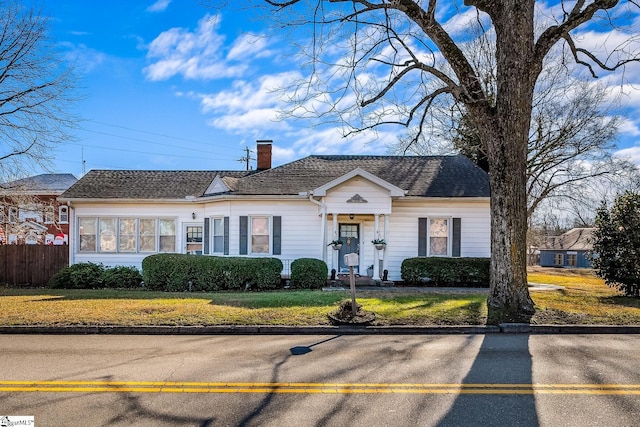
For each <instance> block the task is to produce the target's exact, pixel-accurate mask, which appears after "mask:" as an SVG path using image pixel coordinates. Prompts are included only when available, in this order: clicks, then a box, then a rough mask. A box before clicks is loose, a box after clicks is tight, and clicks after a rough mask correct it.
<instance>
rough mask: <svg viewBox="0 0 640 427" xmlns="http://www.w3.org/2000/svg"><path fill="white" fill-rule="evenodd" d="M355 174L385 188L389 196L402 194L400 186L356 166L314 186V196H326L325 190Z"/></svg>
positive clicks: (400, 195) (353, 176)
mask: <svg viewBox="0 0 640 427" xmlns="http://www.w3.org/2000/svg"><path fill="white" fill-rule="evenodd" d="M356 176H361V177H363V178H365V179H367V180H369V181H371V182H373V183H375V184H378V185H379V186H380V187H382V188H384V189H386V190H388V191H389V195H390V196H391V197H402V196H404V190H403V189H402V188H398V187H396V186H395V185H393V184H390V183H388V182H387V181H385V180H383V179H380V178H378V177H377V176H375V175H373V174H371V173H369V172H367V171H365V170H363V169H360V168H356V169H354V170H352V171H351V172H348V173H346V174H344V175H342V176H340V177H338V178H336V179H334V180H333V181H331V182H328V183H326V184H325V185H321V186H320V187H318V188H316V189H314V190H313V195H314V196H318V197H321V196H326V195H327V190H330V189H332V188H334V187H336V186H338V185H340V184H342V183H344V182H346V181H348V180H350V179H352V178H355V177H356Z"/></svg>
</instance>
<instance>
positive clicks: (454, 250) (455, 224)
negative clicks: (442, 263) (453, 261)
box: [451, 218, 461, 257]
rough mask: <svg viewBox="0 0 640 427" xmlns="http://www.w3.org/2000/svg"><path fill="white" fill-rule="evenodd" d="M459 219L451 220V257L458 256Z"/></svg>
mask: <svg viewBox="0 0 640 427" xmlns="http://www.w3.org/2000/svg"><path fill="white" fill-rule="evenodd" d="M460 225H461V220H460V218H453V242H451V243H452V245H451V256H454V257H459V256H460V228H461V226H460Z"/></svg>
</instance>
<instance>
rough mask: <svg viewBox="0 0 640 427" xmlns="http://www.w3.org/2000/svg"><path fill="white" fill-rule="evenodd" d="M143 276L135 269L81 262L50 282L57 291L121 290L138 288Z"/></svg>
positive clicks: (60, 272)
mask: <svg viewBox="0 0 640 427" xmlns="http://www.w3.org/2000/svg"><path fill="white" fill-rule="evenodd" d="M141 283H142V275H141V274H140V271H138V269H137V268H135V267H125V266H121V265H119V266H115V267H105V266H103V265H102V264H94V263H92V262H81V263H78V264H73V265H69V266H66V267H63V268H61V269H60V271H58V272H57V273H56V274H54V275H53V277H52V278H51V279H50V280H49V283H48V286H49V287H50V288H55V289H103V288H111V289H120V288H137V287H140V284H141Z"/></svg>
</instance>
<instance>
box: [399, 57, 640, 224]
mask: <svg viewBox="0 0 640 427" xmlns="http://www.w3.org/2000/svg"><path fill="white" fill-rule="evenodd" d="M554 59H555V60H556V61H553V66H552V67H551V69H547V70H545V73H544V74H543V75H542V76H541V77H540V78H538V84H537V85H536V91H535V92H534V103H533V111H532V119H531V128H530V131H529V145H528V153H527V198H528V203H527V216H528V217H529V218H531V217H532V216H533V215H534V213H535V210H536V208H537V207H538V206H539V205H540V204H541V203H543V202H544V201H545V200H547V199H551V198H553V199H560V201H561V202H565V203H570V204H576V203H580V201H582V200H585V199H584V197H583V190H584V189H585V187H588V186H589V185H590V184H593V185H594V186H596V187H598V186H602V187H604V186H606V182H604V181H607V182H609V181H611V180H618V179H619V176H620V175H621V174H624V173H629V172H631V171H633V170H635V169H636V168H635V167H634V165H632V164H631V163H630V162H627V161H624V160H623V159H619V158H616V157H614V155H613V150H614V148H615V138H616V136H617V133H618V127H619V123H620V118H619V117H618V116H617V115H616V114H615V111H614V110H615V107H616V105H615V103H612V102H611V101H609V96H610V95H609V90H608V89H607V88H606V87H605V86H604V85H602V84H597V83H596V84H594V83H592V82H588V81H585V80H581V79H577V78H575V77H574V76H572V75H571V74H570V73H568V68H567V67H566V66H565V65H563V58H561V57H560V58H558V57H554ZM449 125H450V126H452V128H453V135H452V138H451V140H452V142H453V146H454V148H455V149H456V150H457V151H459V152H461V153H462V154H465V155H466V156H468V157H469V158H471V159H472V160H473V161H474V162H475V163H476V164H478V165H479V166H480V167H482V168H483V169H484V170H486V171H487V172H488V171H489V164H488V160H487V155H486V153H485V152H484V150H483V146H482V143H481V141H480V136H479V134H478V132H477V130H476V129H475V127H474V126H473V124H472V123H471V118H470V117H469V115H468V114H465V112H464V111H461V112H460V113H459V115H458V116H457V117H454V120H453V121H452V122H451V123H450V124H449ZM421 149H422V144H420V143H416V144H414V145H413V146H411V147H409V150H410V151H413V152H417V153H420V151H421ZM598 203H599V201H598V202H596V204H595V205H593V204H591V208H592V212H593V214H594V215H595V209H593V206H597V205H598Z"/></svg>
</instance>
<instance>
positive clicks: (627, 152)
mask: <svg viewBox="0 0 640 427" xmlns="http://www.w3.org/2000/svg"><path fill="white" fill-rule="evenodd" d="M614 155H615V156H616V157H618V158H621V159H627V160H629V161H631V162H633V163H635V164H636V165H638V166H640V147H629V148H624V149H622V150H619V151H616V152H615V154H614Z"/></svg>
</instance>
